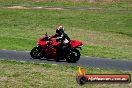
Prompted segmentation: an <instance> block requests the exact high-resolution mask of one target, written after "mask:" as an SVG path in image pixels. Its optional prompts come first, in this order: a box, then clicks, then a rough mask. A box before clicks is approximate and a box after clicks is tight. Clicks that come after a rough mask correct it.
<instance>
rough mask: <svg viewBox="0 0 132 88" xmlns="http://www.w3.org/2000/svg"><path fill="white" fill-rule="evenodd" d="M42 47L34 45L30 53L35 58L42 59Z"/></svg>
mask: <svg viewBox="0 0 132 88" xmlns="http://www.w3.org/2000/svg"><path fill="white" fill-rule="evenodd" d="M41 51H42V49H41V48H40V47H34V48H33V49H32V50H31V52H30V55H31V57H32V58H33V59H41V58H42V57H43V56H42V53H41Z"/></svg>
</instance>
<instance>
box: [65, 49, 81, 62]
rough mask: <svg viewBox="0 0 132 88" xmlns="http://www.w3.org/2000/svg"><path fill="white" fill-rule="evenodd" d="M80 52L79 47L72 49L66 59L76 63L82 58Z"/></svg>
mask: <svg viewBox="0 0 132 88" xmlns="http://www.w3.org/2000/svg"><path fill="white" fill-rule="evenodd" d="M80 56H81V54H80V52H79V50H77V49H72V50H71V51H70V53H69V54H68V55H66V61H67V62H68V63H76V61H78V60H79V59H80Z"/></svg>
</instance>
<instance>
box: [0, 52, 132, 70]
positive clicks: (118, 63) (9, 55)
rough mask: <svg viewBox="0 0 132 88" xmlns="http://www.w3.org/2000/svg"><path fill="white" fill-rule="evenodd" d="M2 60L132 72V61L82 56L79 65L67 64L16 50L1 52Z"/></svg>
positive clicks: (0, 57)
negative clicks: (38, 57) (40, 58)
mask: <svg viewBox="0 0 132 88" xmlns="http://www.w3.org/2000/svg"><path fill="white" fill-rule="evenodd" d="M0 59H5V60H16V61H27V62H36V63H48V64H58V65H72V66H83V67H94V68H104V69H115V70H116V69H117V70H126V71H132V61H131V60H119V59H118V60H117V59H108V58H95V57H84V56H82V57H81V58H80V60H79V61H78V62H77V63H67V62H66V61H60V62H55V61H54V60H51V61H47V60H45V59H43V60H39V59H32V58H31V56H30V53H29V52H25V51H15V50H0Z"/></svg>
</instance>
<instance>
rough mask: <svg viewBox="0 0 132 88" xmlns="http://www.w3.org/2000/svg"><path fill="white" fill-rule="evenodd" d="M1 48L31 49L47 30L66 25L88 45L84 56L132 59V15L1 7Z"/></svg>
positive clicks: (71, 34)
mask: <svg viewBox="0 0 132 88" xmlns="http://www.w3.org/2000/svg"><path fill="white" fill-rule="evenodd" d="M0 19H1V20H0V49H13V50H31V49H32V48H33V47H34V46H35V45H36V41H37V39H38V38H39V37H41V35H43V34H44V33H45V32H46V31H47V32H48V33H49V35H53V34H54V33H55V27H56V26H57V25H60V24H61V25H64V27H65V30H66V33H68V34H69V36H70V37H71V39H78V40H80V41H82V42H83V43H84V48H83V50H82V51H81V53H82V55H88V56H94V57H106V58H118V59H132V46H131V45H132V13H131V12H122V11H121V12H120V11H110V12H109V11H108V12H107V11H74V10H46V9H9V8H5V7H1V8H0Z"/></svg>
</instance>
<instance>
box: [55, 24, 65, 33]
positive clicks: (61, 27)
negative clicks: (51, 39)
mask: <svg viewBox="0 0 132 88" xmlns="http://www.w3.org/2000/svg"><path fill="white" fill-rule="evenodd" d="M56 33H59V34H62V33H64V27H63V26H59V27H57V29H56Z"/></svg>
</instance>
